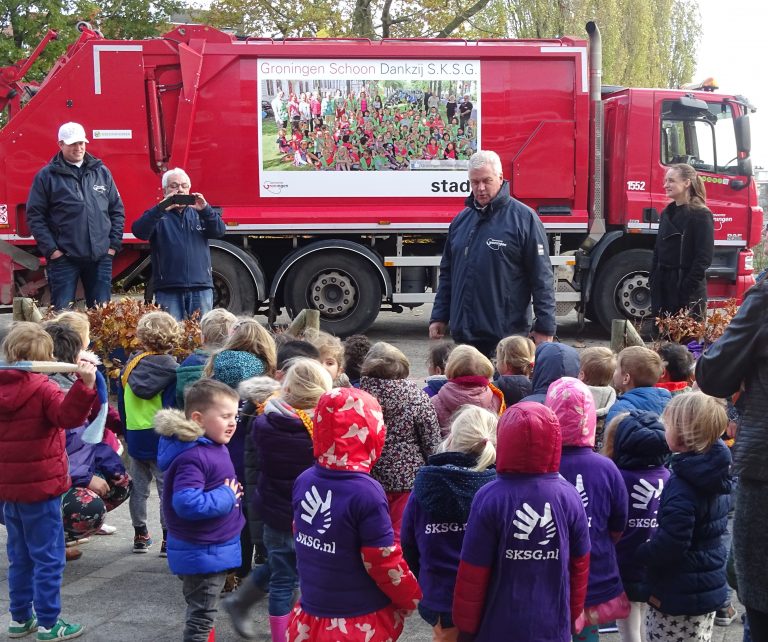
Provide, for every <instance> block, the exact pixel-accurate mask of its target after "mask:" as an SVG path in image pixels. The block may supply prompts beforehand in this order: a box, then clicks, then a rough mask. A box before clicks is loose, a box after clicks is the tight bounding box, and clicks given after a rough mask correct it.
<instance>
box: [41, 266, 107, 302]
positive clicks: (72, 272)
mask: <svg viewBox="0 0 768 642" xmlns="http://www.w3.org/2000/svg"><path fill="white" fill-rule="evenodd" d="M78 280H80V281H82V282H83V290H85V305H86V306H88V307H89V308H91V307H93V306H94V305H97V304H99V303H106V302H107V301H109V300H110V299H111V298H112V256H111V255H109V254H105V255H104V256H102V257H101V258H100V259H99V260H98V261H82V262H81V261H73V260H72V259H70V258H69V257H67V256H62V257H60V258H58V259H56V260H55V261H50V262H49V263H48V284H49V285H50V286H51V305H52V306H53V307H54V308H56V309H57V310H63V309H65V308H68V307H69V306H71V305H72V304H74V302H75V294H76V292H77V282H78Z"/></svg>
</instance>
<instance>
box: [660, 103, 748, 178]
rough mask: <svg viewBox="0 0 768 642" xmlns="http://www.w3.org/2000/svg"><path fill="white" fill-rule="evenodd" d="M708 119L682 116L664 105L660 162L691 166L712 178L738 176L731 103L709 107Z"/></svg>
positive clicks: (674, 106)
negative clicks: (716, 176)
mask: <svg viewBox="0 0 768 642" xmlns="http://www.w3.org/2000/svg"><path fill="white" fill-rule="evenodd" d="M708 105H709V113H710V114H711V116H710V117H709V118H704V117H700V116H698V117H697V116H693V115H688V114H684V113H680V110H679V109H676V106H677V105H676V104H675V102H674V101H665V102H664V105H663V111H664V116H663V118H662V121H661V162H662V164H664V165H673V164H675V163H688V164H689V165H691V166H692V167H693V168H694V169H696V170H697V171H701V172H711V173H713V174H728V175H736V174H738V165H737V151H736V135H735V133H734V127H733V112H732V111H731V105H729V104H728V103H708Z"/></svg>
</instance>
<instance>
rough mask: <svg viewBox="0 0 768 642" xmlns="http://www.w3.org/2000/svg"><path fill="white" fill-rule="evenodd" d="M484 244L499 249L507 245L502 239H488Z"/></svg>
mask: <svg viewBox="0 0 768 642" xmlns="http://www.w3.org/2000/svg"><path fill="white" fill-rule="evenodd" d="M485 244H486V245H487V246H488V247H489V248H491V249H492V250H495V251H497V252H498V251H499V250H500V249H501V248H503V247H507V244H506V243H505V242H504V241H500V240H498V239H488V240H487V241H486V242H485Z"/></svg>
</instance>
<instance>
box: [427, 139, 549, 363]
mask: <svg viewBox="0 0 768 642" xmlns="http://www.w3.org/2000/svg"><path fill="white" fill-rule="evenodd" d="M469 183H470V186H471V188H472V194H470V195H469V197H468V198H467V200H466V203H465V205H466V207H465V208H464V209H463V210H462V211H461V212H459V214H458V216H456V218H455V219H453V221H452V222H451V226H450V227H449V229H448V239H447V240H446V243H445V248H444V249H443V258H442V261H441V263H440V280H439V283H438V288H437V295H436V296H435V304H434V307H433V309H432V318H431V320H430V324H429V336H430V338H431V339H440V338H442V337H443V336H444V334H445V331H446V327H447V325H448V323H449V322H450V326H451V334H452V335H453V338H454V340H455V341H456V342H457V343H468V344H470V345H473V346H475V347H476V348H477V349H478V350H480V351H481V352H483V353H484V354H486V355H488V356H493V355H494V351H495V349H496V344H497V343H498V342H499V341H500V340H501V339H503V338H504V337H506V336H509V335H512V334H521V335H526V336H527V335H528V334H529V333H530V334H531V336H532V338H533V339H534V341H535V342H536V343H537V344H539V343H542V342H545V341H551V340H552V337H553V336H554V335H555V326H556V323H555V291H554V283H553V278H554V277H553V274H552V264H551V263H550V260H549V244H548V242H547V236H546V233H545V232H544V226H543V225H542V223H541V221H540V220H539V217H538V216H537V215H536V213H535V212H534V211H533V210H531V209H530V208H529V207H527V206H525V205H523V204H522V203H520V202H519V201H517V200H515V199H514V198H512V197H511V196H510V194H509V183H508V182H507V181H505V180H504V177H503V175H502V170H501V160H500V159H499V156H498V154H496V152H492V151H485V150H484V151H480V152H477V153H475V154H473V155H472V157H471V158H470V159H469ZM531 298H533V310H534V313H535V317H536V318H535V321H534V322H533V327H531V315H530V303H531Z"/></svg>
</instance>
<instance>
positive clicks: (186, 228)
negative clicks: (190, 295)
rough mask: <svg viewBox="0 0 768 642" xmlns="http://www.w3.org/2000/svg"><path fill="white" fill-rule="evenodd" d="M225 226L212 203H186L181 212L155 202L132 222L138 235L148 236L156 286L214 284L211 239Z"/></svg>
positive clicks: (205, 286) (224, 230) (184, 286)
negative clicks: (209, 204)
mask: <svg viewBox="0 0 768 642" xmlns="http://www.w3.org/2000/svg"><path fill="white" fill-rule="evenodd" d="M226 229H227V228H226V226H225V225H224V221H222V220H221V216H220V215H219V214H218V213H217V212H216V211H214V210H213V209H211V207H210V206H208V207H204V208H203V209H202V210H201V211H199V212H198V211H197V210H196V209H195V208H194V207H185V208H184V209H183V210H182V211H181V212H180V213H179V212H177V211H174V210H171V211H170V212H166V211H165V210H161V209H160V208H159V207H157V206H155V207H152V208H150V209H148V210H147V211H146V212H144V214H142V215H141V218H139V219H137V220H136V221H134V223H133V225H132V226H131V231H132V232H133V233H134V235H135V236H136V238H140V239H144V240H149V247H150V251H151V254H152V280H153V284H154V286H155V289H156V290H173V289H196V288H197V289H203V288H212V287H213V277H212V276H211V250H210V247H209V246H208V239H217V238H221V237H222V236H224V233H225V232H226Z"/></svg>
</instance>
